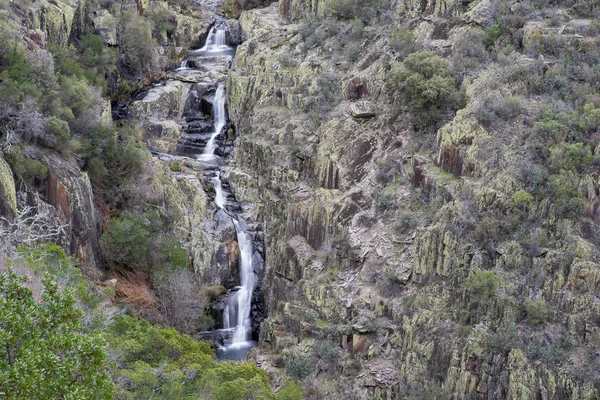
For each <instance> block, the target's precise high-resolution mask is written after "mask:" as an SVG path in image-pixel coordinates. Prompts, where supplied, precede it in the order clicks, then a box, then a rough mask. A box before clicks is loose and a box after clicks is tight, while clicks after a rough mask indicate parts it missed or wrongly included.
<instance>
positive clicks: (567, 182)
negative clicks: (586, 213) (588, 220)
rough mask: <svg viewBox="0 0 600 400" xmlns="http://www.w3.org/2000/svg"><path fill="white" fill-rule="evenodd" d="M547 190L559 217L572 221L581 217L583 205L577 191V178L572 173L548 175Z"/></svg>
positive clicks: (581, 195)
mask: <svg viewBox="0 0 600 400" xmlns="http://www.w3.org/2000/svg"><path fill="white" fill-rule="evenodd" d="M548 188H549V190H550V195H551V196H552V198H553V200H554V203H555V204H556V208H557V213H558V215H559V216H560V217H563V218H571V219H574V218H577V217H578V216H579V215H581V213H582V212H583V210H584V207H585V203H584V201H583V194H582V193H581V191H580V190H579V177H578V176H577V175H575V173H574V172H573V171H565V170H561V171H560V172H559V173H558V174H554V175H550V178H549V179H548Z"/></svg>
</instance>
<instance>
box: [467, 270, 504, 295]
mask: <svg viewBox="0 0 600 400" xmlns="http://www.w3.org/2000/svg"><path fill="white" fill-rule="evenodd" d="M501 283H502V280H501V279H500V277H499V276H498V275H496V274H495V273H494V272H493V271H476V272H475V273H473V274H471V275H469V277H468V278H467V280H466V281H465V283H464V284H463V287H464V289H465V290H466V291H467V292H468V293H471V294H472V295H473V296H475V297H476V298H477V299H479V300H485V299H488V298H490V297H492V296H494V295H495V294H496V290H497V289H498V288H499V287H500V285H501Z"/></svg>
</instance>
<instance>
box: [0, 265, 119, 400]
mask: <svg viewBox="0 0 600 400" xmlns="http://www.w3.org/2000/svg"><path fill="white" fill-rule="evenodd" d="M26 281H27V277H24V276H20V275H18V274H16V273H14V272H13V271H12V270H10V269H9V270H8V272H6V273H3V274H1V275H0V315H2V318H1V319H0V343H1V344H2V350H3V351H2V352H0V392H3V393H8V394H9V395H10V397H13V398H20V399H51V398H89V399H110V398H112V390H113V384H112V382H111V381H110V377H109V375H108V373H107V372H106V366H107V362H106V361H107V357H106V352H105V350H104V342H103V341H102V340H101V339H100V338H99V337H96V336H93V335H89V334H83V333H80V332H81V329H82V324H81V322H80V321H79V318H80V317H81V315H82V313H81V310H80V309H78V308H77V307H76V301H75V298H74V297H73V291H72V289H69V288H67V289H65V290H62V291H61V290H59V288H58V286H57V285H56V283H54V282H53V281H52V280H51V279H49V278H45V279H44V280H43V283H44V292H43V294H42V302H37V301H36V300H35V299H34V297H33V293H32V292H31V290H29V289H28V288H27V287H25V286H24V285H23V283H24V282H26Z"/></svg>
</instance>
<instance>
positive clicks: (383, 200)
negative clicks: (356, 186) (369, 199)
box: [373, 189, 396, 210]
mask: <svg viewBox="0 0 600 400" xmlns="http://www.w3.org/2000/svg"><path fill="white" fill-rule="evenodd" d="M373 200H375V206H376V207H377V209H379V210H386V209H388V208H390V207H392V206H394V205H395V204H396V195H395V194H394V193H392V192H390V191H388V190H385V189H384V190H381V191H378V192H376V193H375V194H374V196H373Z"/></svg>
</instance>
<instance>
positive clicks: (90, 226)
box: [38, 154, 104, 268]
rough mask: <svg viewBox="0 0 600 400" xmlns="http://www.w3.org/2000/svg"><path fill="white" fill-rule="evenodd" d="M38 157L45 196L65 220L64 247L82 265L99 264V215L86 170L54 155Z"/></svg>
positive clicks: (101, 263)
mask: <svg viewBox="0 0 600 400" xmlns="http://www.w3.org/2000/svg"><path fill="white" fill-rule="evenodd" d="M38 157H39V160H40V161H41V162H42V163H43V164H44V165H46V167H48V178H47V182H46V200H47V201H48V203H50V204H51V205H52V206H54V207H55V208H56V212H57V216H58V218H59V220H60V221H61V223H63V224H68V227H67V235H66V243H64V245H65V247H67V248H68V249H69V250H70V253H71V254H73V255H75V256H76V257H77V258H78V259H79V260H80V261H81V262H83V263H84V264H85V265H87V266H89V267H92V268H103V266H104V261H103V258H102V250H101V248H100V240H99V239H100V232H101V226H100V218H99V215H98V214H97V212H96V209H95V207H94V195H93V192H92V185H91V183H90V180H89V178H88V176H87V174H86V173H84V172H82V171H81V169H80V168H79V166H78V165H77V164H76V163H75V162H73V161H67V160H65V159H63V158H61V157H60V156H58V155H52V154H39V156H38Z"/></svg>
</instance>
